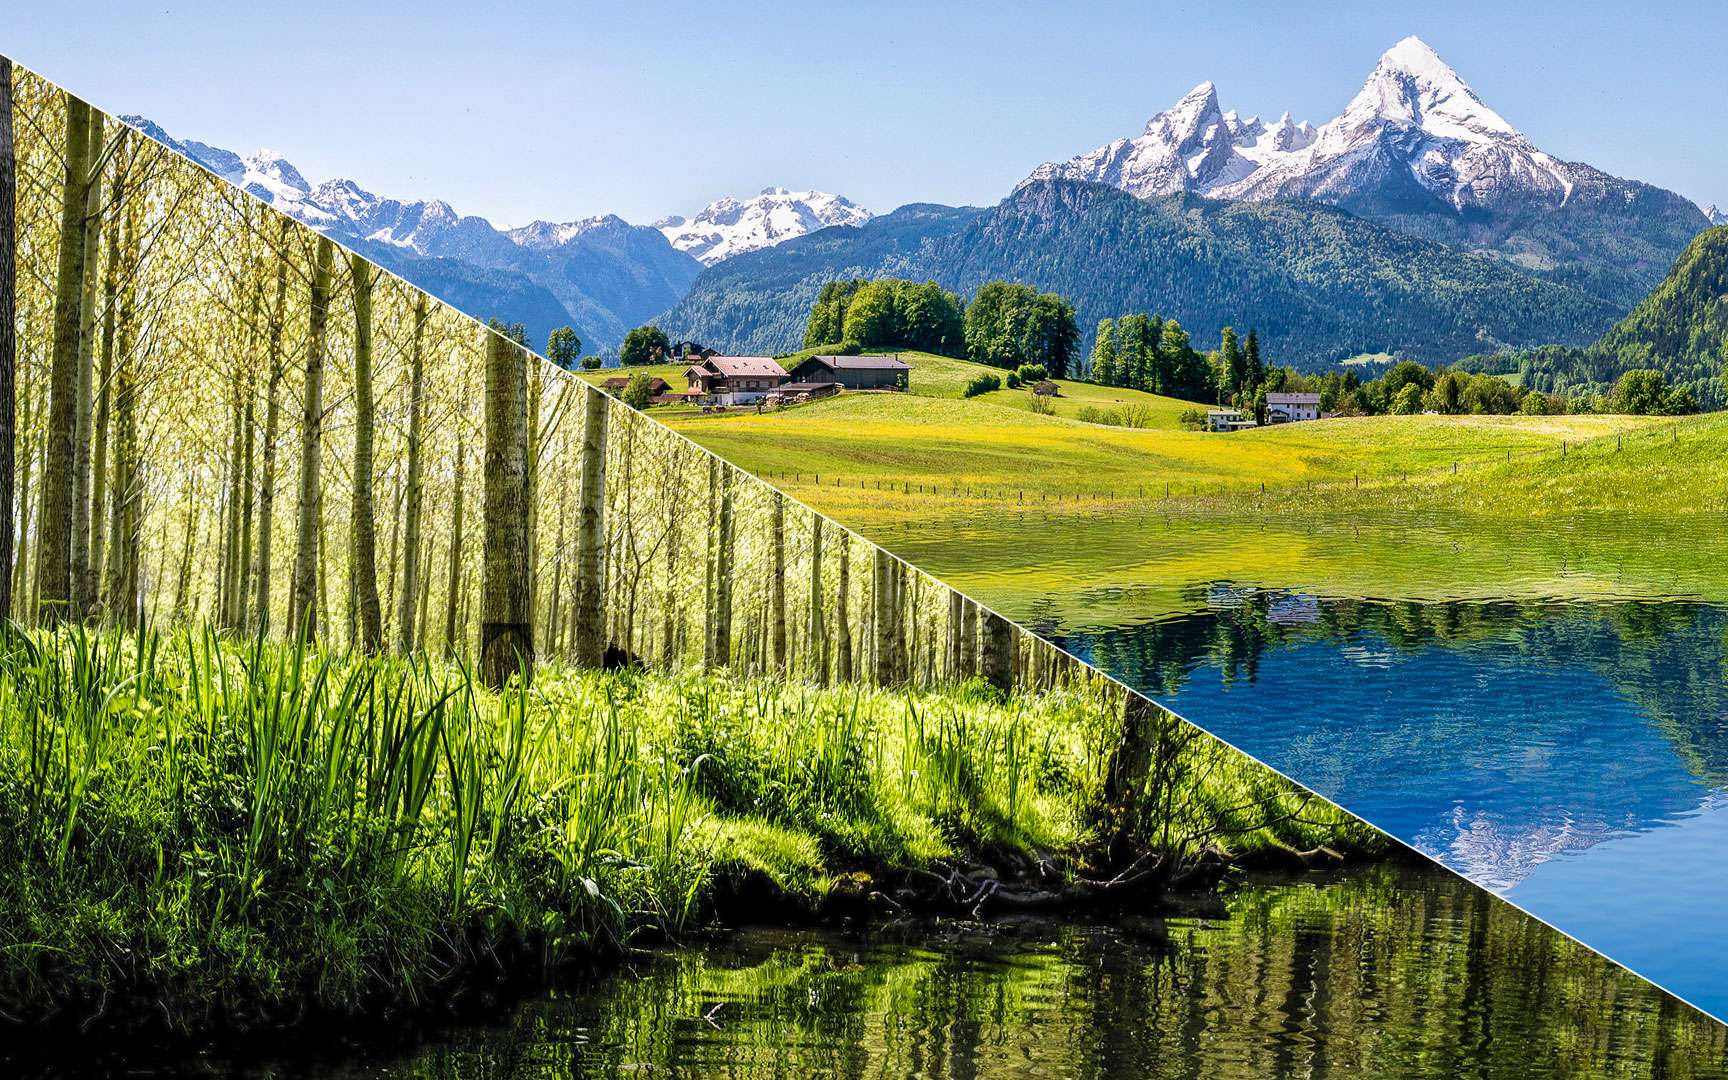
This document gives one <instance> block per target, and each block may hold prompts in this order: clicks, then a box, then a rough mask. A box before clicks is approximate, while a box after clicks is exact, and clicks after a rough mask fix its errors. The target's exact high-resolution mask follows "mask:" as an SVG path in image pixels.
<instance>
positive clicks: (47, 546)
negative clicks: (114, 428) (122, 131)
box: [36, 94, 96, 622]
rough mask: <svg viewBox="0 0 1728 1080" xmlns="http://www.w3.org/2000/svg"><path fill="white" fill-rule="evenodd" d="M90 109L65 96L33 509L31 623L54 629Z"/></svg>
mask: <svg viewBox="0 0 1728 1080" xmlns="http://www.w3.org/2000/svg"><path fill="white" fill-rule="evenodd" d="M90 113H91V109H90V106H89V105H86V104H85V103H84V102H82V101H80V100H78V99H77V98H75V97H73V96H72V95H71V94H67V95H66V138H65V147H64V151H63V154H62V157H63V160H64V162H65V174H64V179H63V182H62V187H61V195H60V258H59V265H58V267H57V268H56V273H55V279H54V341H53V346H52V352H51V354H50V360H49V375H48V430H47V446H46V450H45V457H44V460H43V468H42V489H41V498H40V499H39V500H38V502H37V506H38V511H37V512H38V514H39V515H40V516H39V517H38V519H37V524H36V535H37V537H38V538H39V539H38V549H37V553H36V617H37V619H38V620H40V621H42V622H59V621H61V620H63V619H65V618H66V617H67V616H68V615H69V614H70V610H69V609H70V605H71V603H72V503H73V500H74V495H75V486H74V481H73V468H74V447H75V446H76V444H77V440H78V349H79V340H78V333H79V324H80V322H81V320H82V317H83V299H84V275H85V270H86V267H85V262H84V256H85V247H84V218H85V216H86V215H87V214H88V213H89V208H90V199H89V196H90V181H91V175H90V174H91V166H92V165H93V164H94V162H95V160H96V152H95V148H94V147H92V146H91V145H90Z"/></svg>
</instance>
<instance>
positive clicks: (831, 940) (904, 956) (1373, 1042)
mask: <svg viewBox="0 0 1728 1080" xmlns="http://www.w3.org/2000/svg"><path fill="white" fill-rule="evenodd" d="M1723 1038H1724V1035H1723V1029H1722V1028H1721V1027H1720V1026H1719V1025H1716V1024H1714V1023H1711V1022H1709V1021H1707V1020H1706V1019H1705V1018H1703V1017H1702V1016H1701V1015H1700V1014H1698V1013H1695V1012H1693V1011H1691V1010H1690V1009H1688V1008H1686V1007H1685V1006H1684V1005H1682V1004H1680V1003H1679V1002H1677V1001H1676V1000H1675V999H1673V998H1671V997H1668V996H1666V995H1663V994H1660V993H1659V992H1657V991H1655V990H1654V989H1652V988H1650V987H1649V986H1648V984H1645V983H1643V982H1641V981H1639V980H1636V979H1633V978H1631V977H1630V976H1628V975H1627V974H1626V973H1625V972H1623V971H1620V970H1619V969H1617V968H1615V967H1614V966H1613V965H1610V964H1607V963H1605V962H1604V961H1602V960H1601V958H1600V957H1598V956H1596V955H1594V954H1593V953H1590V952H1589V951H1588V950H1584V949H1581V948H1578V947H1577V946H1575V945H1571V944H1570V943H1568V942H1565V941H1563V940H1561V939H1560V938H1559V936H1558V935H1556V934H1553V933H1552V932H1550V931H1546V930H1545V929H1543V928H1541V927H1539V926H1536V925H1535V924H1533V923H1531V922H1530V921H1529V920H1528V919H1526V918H1524V917H1522V916H1520V915H1518V914H1517V913H1516V912H1515V911H1513V910H1512V909H1511V908H1509V907H1508V906H1507V905H1505V904H1504V903H1502V902H1500V901H1498V900H1496V899H1494V898H1493V897H1491V896H1489V895H1488V894H1486V893H1484V892H1483V891H1482V890H1479V889H1475V888H1472V887H1470V886H1468V885H1466V884H1464V883H1463V882H1461V881H1459V880H1458V879H1457V878H1455V877H1453V876H1452V875H1449V874H1444V873H1443V872H1440V871H1435V870H1424V869H1411V868H1404V867H1376V868H1373V869H1370V870H1365V871H1354V872H1350V873H1347V874H1342V875H1336V876H1330V877H1325V878H1320V877H1314V878H1309V879H1304V880H1302V881H1299V882H1290V881H1282V882H1257V883H1249V884H1247V885H1245V886H1244V887H1242V888H1240V889H1237V890H1235V891H1233V892H1230V893H1228V894H1226V895H1225V896H1224V897H1222V898H1221V899H1220V900H1219V901H1217V902H1216V903H1215V904H1212V905H1210V906H1209V909H1208V910H1205V911H1202V912H1196V913H1191V914H1183V915H1181V916H1177V917H1169V918H1160V919H1151V918H1130V919H1121V920H1112V922H1111V924H1110V925H1074V924H1062V923H1050V922H1025V923H1017V924H1003V925H972V924H964V925H949V926H941V925H939V926H934V927H932V926H928V925H921V926H908V927H904V928H900V929H892V928H890V929H878V930H874V931H871V932H869V933H860V934H847V933H839V932H826V931H810V930H784V929H781V930H763V929H759V930H748V929H747V930H740V931H733V932H729V933H725V934H720V935H715V936H713V937H712V938H708V939H705V940H701V941H697V942H693V943H690V945H689V946H688V947H687V948H684V949H680V950H673V951H669V952H666V953H661V954H656V955H654V956H652V957H650V958H647V959H644V960H641V961H638V962H637V963H635V964H633V965H632V966H631V967H630V968H629V969H628V970H627V971H624V972H621V973H620V974H618V975H616V976H614V977H611V978H609V979H607V980H606V981H604V982H603V983H601V984H600V985H599V986H598V987H596V988H593V989H591V990H588V991H585V992H583V993H581V994H576V995H570V996H561V995H548V996H544V997H539V998H535V999H533V1000H530V1001H527V1002H525V1003H523V1004H522V1005H521V1006H520V1007H518V1008H517V1009H516V1010H514V1011H513V1012H512V1013H511V1014H510V1015H509V1016H508V1017H506V1018H504V1019H502V1020H500V1021H499V1022H497V1023H495V1024H492V1025H489V1026H482V1027H471V1028H464V1029H460V1030H456V1031H451V1032H447V1033H444V1034H442V1035H441V1036H439V1037H438V1038H436V1039H434V1040H432V1041H430V1042H428V1043H425V1044H423V1045H422V1046H420V1047H419V1048H417V1049H414V1050H411V1051H409V1052H407V1053H397V1054H393V1055H384V1056H378V1057H369V1056H366V1055H360V1056H351V1057H348V1058H346V1059H345V1060H343V1061H341V1062H339V1063H338V1062H330V1061H313V1062H297V1063H276V1064H271V1065H267V1066H253V1067H251V1068H249V1069H248V1070H246V1074H247V1075H251V1076H254V1077H266V1076H268V1077H284V1078H286V1077H309V1076H319V1077H332V1078H339V1080H358V1078H362V1077H381V1078H392V1080H399V1078H409V1077H413V1078H421V1080H469V1078H473V1080H479V1078H487V1080H494V1078H496V1080H502V1078H526V1077H535V1078H563V1077H578V1076H602V1077H622V1076H629V1077H637V1076H726V1077H737V1078H757V1077H782V1076H792V1077H797V1076H824V1077H826V1076H843V1077H975V1078H989V1077H1099V1078H1104V1077H1151V1078H1163V1077H1169V1078H1177V1077H1182V1078H1194V1080H1238V1078H1240V1080H1248V1078H1253V1080H1266V1078H1280V1077H1304V1078H1312V1077H1325V1076H1350V1077H1387V1078H1393V1077H1396V1078H1422V1077H1445V1078H1448V1080H1456V1078H1488V1077H1494V1078H1500V1077H1505V1078H1520V1080H1522V1078H1526V1077H1547V1076H1555V1077H1586V1076H1589V1077H1595V1076H1616V1077H1630V1078H1640V1077H1675V1078H1685V1077H1705V1076H1711V1077H1714V1076H1722V1075H1728V1059H1725V1057H1724V1054H1725V1053H1728V1051H1725V1047H1724V1042H1723Z"/></svg>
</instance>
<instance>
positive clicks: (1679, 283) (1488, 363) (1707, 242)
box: [1464, 226, 1728, 411]
mask: <svg viewBox="0 0 1728 1080" xmlns="http://www.w3.org/2000/svg"><path fill="white" fill-rule="evenodd" d="M1464 363H1465V364H1466V365H1468V366H1471V367H1473V368H1480V369H1482V370H1488V371H1502V372H1517V373H1519V374H1520V375H1522V381H1523V384H1524V385H1525V386H1529V387H1532V388H1534V389H1537V390H1543V391H1546V392H1548V393H1554V394H1562V395H1565V396H1568V397H1582V396H1585V395H1588V394H1605V393H1607V392H1608V390H1609V388H1610V387H1611V386H1612V385H1613V384H1614V383H1615V380H1616V379H1617V378H1619V377H1620V376H1621V375H1622V374H1624V373H1628V372H1632V371H1638V370H1650V371H1655V372H1657V373H1659V374H1661V375H1662V377H1663V378H1664V379H1665V380H1666V381H1667V382H1668V383H1669V384H1671V385H1672V386H1673V387H1674V388H1675V398H1674V400H1673V401H1672V402H1671V403H1665V404H1664V405H1663V408H1664V409H1669V410H1674V411H1685V410H1686V409H1687V397H1686V396H1685V394H1689V395H1690V399H1691V403H1692V407H1693V408H1696V407H1697V406H1699V405H1703V406H1705V407H1709V408H1720V407H1721V406H1722V405H1723V404H1724V403H1725V402H1728V394H1725V393H1724V390H1723V377H1724V366H1725V365H1728V226H1723V227H1718V228H1715V229H1711V230H1709V231H1707V232H1704V233H1702V234H1700V235H1699V236H1698V237H1697V239H1695V240H1693V241H1692V243H1691V245H1690V246H1688V247H1687V248H1686V250H1685V252H1683V253H1682V254H1681V256H1680V258H1679V259H1678V260H1676V262H1675V263H1674V267H1673V269H1672V270H1670V271H1669V273H1668V276H1667V278H1666V279H1665V280H1663V281H1662V282H1661V284H1659V285H1657V286H1656V288H1655V290H1654V291H1652V292H1651V293H1650V295H1649V296H1647V297H1645V299H1644V300H1643V302H1642V303H1640V304H1639V305H1638V306H1637V307H1636V308H1634V309H1632V312H1631V313H1630V314H1628V315H1627V316H1626V317H1625V318H1624V319H1621V320H1620V321H1619V322H1618V323H1616V324H1615V325H1614V326H1613V327H1611V328H1610V329H1609V330H1608V332H1607V333H1605V334H1603V335H1602V337H1601V338H1599V339H1598V340H1597V341H1596V342H1595V343H1594V344H1592V345H1590V346H1588V347H1585V348H1578V347H1573V346H1565V345H1544V346H1541V347H1539V348H1534V349H1526V350H1521V351H1516V352H1503V353H1498V354H1495V355H1491V356H1471V357H1467V358H1466V359H1465V361H1464ZM1682 391H1684V392H1685V394H1682V393H1681V392H1682ZM1610 407H1612V406H1610Z"/></svg>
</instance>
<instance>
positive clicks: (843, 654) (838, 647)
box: [834, 533, 852, 684]
mask: <svg viewBox="0 0 1728 1080" xmlns="http://www.w3.org/2000/svg"><path fill="white" fill-rule="evenodd" d="M839 577H840V583H839V585H838V586H837V588H836V595H835V599H834V681H835V682H837V683H841V684H845V683H849V682H851V681H852V611H851V604H852V597H851V589H852V538H851V537H850V536H847V535H846V534H844V533H842V534H841V535H840V566H839Z"/></svg>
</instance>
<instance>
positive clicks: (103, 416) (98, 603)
mask: <svg viewBox="0 0 1728 1080" xmlns="http://www.w3.org/2000/svg"><path fill="white" fill-rule="evenodd" d="M105 246H106V248H107V265H106V267H105V269H104V270H103V273H102V352H101V361H100V366H99V367H98V368H97V372H96V445H95V448H94V449H93V450H92V451H91V454H90V474H91V488H90V561H89V566H88V567H87V572H86V577H87V578H88V584H86V585H85V587H84V593H85V595H86V596H88V597H89V598H90V602H91V603H92V604H93V605H94V606H95V607H96V608H97V609H98V610H100V609H101V608H102V592H103V589H102V585H103V563H102V556H103V552H104V548H105V546H106V538H105V536H104V534H105V533H106V532H107V526H108V501H107V500H108V441H109V440H108V430H109V426H110V424H111V422H112V420H113V399H114V393H113V381H114V348H115V338H116V335H117V334H118V326H117V322H118V308H119V303H120V296H119V292H120V280H119V276H120V260H121V257H122V254H123V253H122V252H121V250H120V215H118V214H116V215H115V216H114V217H112V218H110V219H109V221H108V238H107V241H106V244H105Z"/></svg>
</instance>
